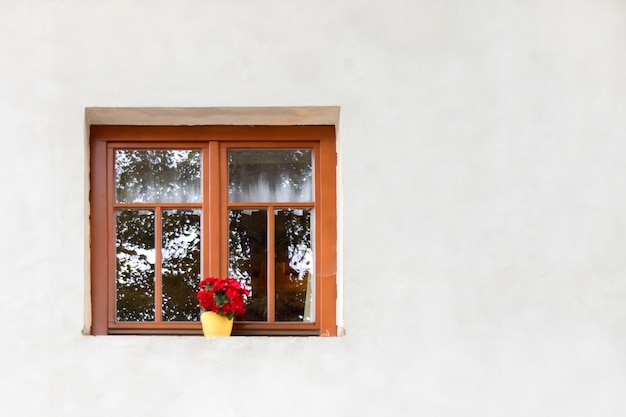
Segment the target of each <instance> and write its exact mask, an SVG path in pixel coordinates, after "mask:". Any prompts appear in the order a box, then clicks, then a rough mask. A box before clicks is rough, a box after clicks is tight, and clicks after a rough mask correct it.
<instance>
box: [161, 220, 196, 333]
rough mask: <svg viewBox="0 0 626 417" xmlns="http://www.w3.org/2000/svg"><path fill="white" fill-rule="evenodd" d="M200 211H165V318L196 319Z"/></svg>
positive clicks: (176, 319) (174, 319) (171, 319)
mask: <svg viewBox="0 0 626 417" xmlns="http://www.w3.org/2000/svg"><path fill="white" fill-rule="evenodd" d="M200 214H201V210H199V209H191V210H163V213H162V224H161V226H162V244H163V246H162V248H161V256H162V279H163V295H162V307H163V320H164V321H196V320H198V318H199V311H200V310H199V307H198V302H197V301H196V292H197V291H198V288H197V285H198V282H199V281H200V235H201V233H200Z"/></svg>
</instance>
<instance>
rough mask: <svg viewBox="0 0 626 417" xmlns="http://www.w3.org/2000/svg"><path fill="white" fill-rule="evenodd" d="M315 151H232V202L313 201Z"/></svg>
mask: <svg viewBox="0 0 626 417" xmlns="http://www.w3.org/2000/svg"><path fill="white" fill-rule="evenodd" d="M311 155H312V151H311V149H275V150H259V149H253V150H244V149H231V150H229V151H228V201H230V202H240V201H248V202H249V201H264V202H274V201H292V202H307V201H312V200H313V168H312V157H311Z"/></svg>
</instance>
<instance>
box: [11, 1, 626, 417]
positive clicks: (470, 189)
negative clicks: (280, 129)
mask: <svg viewBox="0 0 626 417" xmlns="http://www.w3.org/2000/svg"><path fill="white" fill-rule="evenodd" d="M625 42H626V3H624V2H623V1H621V0H594V1H584V0H574V1H570V2H561V1H557V0H543V1H534V0H516V1H514V0H508V1H495V0H476V1H471V2H470V1H466V0H455V1H446V2H442V1H430V0H387V1H385V2H373V1H364V0H344V1H326V0H317V1H291V0H270V1H264V2H258V1H244V0H234V1H228V2H226V1H200V0H177V1H175V2H174V1H165V0H143V1H135V0H108V1H80V0H60V1H54V2H51V1H43V0H39V1H37V0H30V1H14V0H0V110H1V111H0V122H1V127H2V129H1V133H0V138H1V143H2V155H3V158H2V163H1V164H0V177H1V178H2V179H3V180H2V182H1V183H0V195H1V196H2V205H1V209H0V210H1V211H0V212H1V213H2V215H3V222H2V223H3V224H2V231H3V233H2V239H0V257H1V259H2V265H3V266H2V269H1V271H2V272H1V277H2V286H1V287H0V288H1V291H0V314H1V316H2V320H1V321H0V332H1V334H2V343H1V346H2V354H1V355H0V393H2V395H1V397H2V400H1V401H0V415H3V416H53V415H54V416H56V415H58V416H68V417H69V416H81V417H82V416H107V417H108V416H111V415H139V416H148V415H151V416H167V415H199V414H200V413H202V414H205V415H218V414H217V413H216V412H215V410H216V408H218V409H220V413H219V415H220V416H224V417H228V416H250V415H255V416H285V415H298V416H314V415H337V416H348V415H350V416H352V415H362V416H373V415H398V416H403V415H407V416H410V415H424V416H459V415H463V416H481V417H488V416H498V417H500V416H509V417H515V416H568V417H572V416H624V415H626V397H625V396H624V392H626V359H625V356H624V352H626V330H625V328H624V321H625V320H626V303H625V302H624V300H626V256H624V254H625V253H626V191H625V190H626V163H625V161H626V75H625V74H626V48H625V47H624V45H625ZM315 105H324V106H326V105H337V106H341V122H340V128H339V140H340V155H339V159H340V171H341V188H342V196H341V198H342V207H341V213H342V214H341V221H342V223H341V224H342V228H341V230H340V232H341V235H342V242H341V254H340V260H341V261H342V270H341V271H340V273H341V275H342V277H343V287H344V288H343V289H344V296H343V300H342V302H343V315H344V320H345V327H346V331H347V333H346V336H345V337H340V338H259V337H251V338H230V339H221V340H215V341H209V340H205V339H203V338H201V337H165V336H163V337H131V336H121V337H113V336H110V337H107V336H101V337H92V336H84V335H82V334H81V329H82V328H83V321H84V320H83V318H84V284H85V281H86V279H88V277H86V276H85V270H86V269H87V268H88V264H87V262H88V260H87V258H86V245H87V234H88V230H87V229H86V226H85V225H86V209H85V203H86V199H87V185H86V184H85V172H86V171H85V170H86V148H85V137H84V109H85V107H89V106H124V107H128V106H170V107H176V106H184V107H194V106H198V107H212V106H315ZM279 397H280V399H277V398H279ZM320 413H323V414H320Z"/></svg>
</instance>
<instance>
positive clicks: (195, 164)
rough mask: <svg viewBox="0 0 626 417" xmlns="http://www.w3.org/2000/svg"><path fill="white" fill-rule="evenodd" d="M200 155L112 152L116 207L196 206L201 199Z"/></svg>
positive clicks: (184, 151) (197, 153)
mask: <svg viewBox="0 0 626 417" xmlns="http://www.w3.org/2000/svg"><path fill="white" fill-rule="evenodd" d="M201 160H202V158H201V152H200V151H197V150H175V149H167V150H165V149H163V150H160V149H148V150H133V149H126V150H124V149H118V150H116V151H115V199H116V201H117V202H119V203H140V202H141V203H173V202H177V203H197V202H200V201H201V199H202V190H201V182H200V177H201Z"/></svg>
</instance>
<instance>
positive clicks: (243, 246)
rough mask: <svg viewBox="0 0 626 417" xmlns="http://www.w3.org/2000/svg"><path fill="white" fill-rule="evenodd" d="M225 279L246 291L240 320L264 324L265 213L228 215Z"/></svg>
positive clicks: (265, 305) (235, 211) (265, 317)
mask: <svg viewBox="0 0 626 417" xmlns="http://www.w3.org/2000/svg"><path fill="white" fill-rule="evenodd" d="M228 231H229V234H228V236H229V239H228V276H229V277H231V278H237V279H238V280H239V281H240V282H241V284H242V285H243V286H244V287H245V288H247V289H248V290H250V296H249V297H248V301H247V303H246V314H245V315H244V317H242V318H241V320H244V321H266V320H267V210H230V211H229V212H228Z"/></svg>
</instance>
